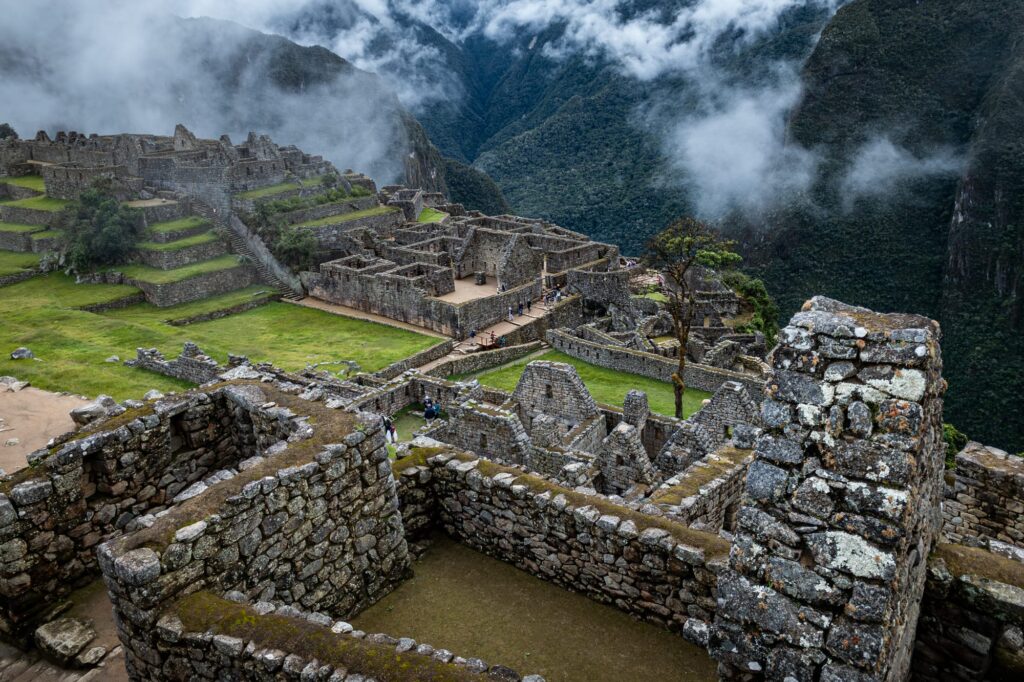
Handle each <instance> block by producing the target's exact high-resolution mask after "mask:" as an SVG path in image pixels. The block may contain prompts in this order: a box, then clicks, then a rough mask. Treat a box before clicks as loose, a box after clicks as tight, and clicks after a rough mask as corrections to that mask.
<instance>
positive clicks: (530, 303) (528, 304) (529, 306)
mask: <svg viewBox="0 0 1024 682" xmlns="http://www.w3.org/2000/svg"><path fill="white" fill-rule="evenodd" d="M532 310H533V299H531V298H528V299H526V312H530V311H532Z"/></svg>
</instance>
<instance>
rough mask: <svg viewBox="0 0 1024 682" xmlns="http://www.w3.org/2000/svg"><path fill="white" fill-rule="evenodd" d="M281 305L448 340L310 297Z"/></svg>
mask: <svg viewBox="0 0 1024 682" xmlns="http://www.w3.org/2000/svg"><path fill="white" fill-rule="evenodd" d="M282 303H291V304H293V305H301V306H306V307H307V308H316V309H317V310H323V311H324V312H327V313H333V314H335V315H341V316H343V317H354V318H355V319H357V320H368V321H370V322H379V323H380V324H386V325H387V326H389V327H396V328H398V329H404V330H406V331H410V332H416V333H417V334H423V335H424V336H433V337H434V338H437V339H447V338H448V337H447V336H445V335H444V334H438V333H437V332H435V331H432V330H430V329H427V328H425V327H417V326H416V325H414V324H409V323H408V322H400V321H398V320H392V319H391V318H390V317H384V316H383V315H377V314H376V313H367V312H363V311H362V310H356V309H355V308H349V307H348V306H345V305H338V304H336V303H328V302H327V301H321V300H320V299H319V298H313V297H312V296H307V297H306V298H304V299H302V300H301V301H289V300H282Z"/></svg>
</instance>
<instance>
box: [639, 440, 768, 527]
mask: <svg viewBox="0 0 1024 682" xmlns="http://www.w3.org/2000/svg"><path fill="white" fill-rule="evenodd" d="M753 458H754V453H753V451H751V450H743V449H740V448H737V447H735V446H732V445H727V446H723V447H721V448H719V449H718V450H716V451H715V452H712V453H709V454H708V455H707V456H706V457H704V458H703V459H700V460H698V461H696V462H694V463H693V464H691V465H690V466H689V467H687V468H686V469H685V470H683V471H682V472H680V473H679V474H676V475H675V476H673V477H672V478H670V479H668V480H667V481H665V483H664V487H662V488H661V489H659V490H657V491H656V492H655V493H654V494H653V495H652V496H651V502H652V503H653V504H656V505H658V507H659V508H660V509H662V510H663V511H664V512H665V513H666V514H668V515H669V516H670V517H672V518H673V519H675V520H677V521H679V522H680V523H685V524H686V525H688V526H696V527H700V528H702V529H704V530H708V531H712V532H718V531H719V530H722V529H723V528H724V529H725V530H728V531H731V530H732V529H733V525H734V521H735V515H736V511H737V508H738V506H739V502H740V498H741V497H742V496H743V488H744V485H745V483H746V479H747V468H748V467H749V466H750V462H751V461H752V460H753Z"/></svg>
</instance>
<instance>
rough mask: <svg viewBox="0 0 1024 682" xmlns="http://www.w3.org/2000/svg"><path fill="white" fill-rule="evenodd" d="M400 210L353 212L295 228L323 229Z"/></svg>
mask: <svg viewBox="0 0 1024 682" xmlns="http://www.w3.org/2000/svg"><path fill="white" fill-rule="evenodd" d="M398 210H399V209H397V208H395V207H394V206H376V207H374V208H368V209H366V210H363V211H352V212H351V213H342V214H341V215H331V216H327V217H326V218H320V219H319V220H307V221H306V222H304V223H297V224H296V225H294V226H293V227H323V226H324V225H334V224H335V223H347V222H349V221H350V220H358V219H359V218H369V217H370V216H376V215H386V214H388V213H395V212H396V211H398Z"/></svg>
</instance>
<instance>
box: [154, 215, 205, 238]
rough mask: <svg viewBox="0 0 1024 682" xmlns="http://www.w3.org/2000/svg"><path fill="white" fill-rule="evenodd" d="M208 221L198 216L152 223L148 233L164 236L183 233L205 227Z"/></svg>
mask: <svg viewBox="0 0 1024 682" xmlns="http://www.w3.org/2000/svg"><path fill="white" fill-rule="evenodd" d="M207 223H208V221H207V220H206V219H205V218H200V217H199V216H194V215H193V216H188V217H186V218H178V219H177V220H167V221H165V222H162V223H153V224H152V225H150V226H149V231H150V232H152V233H154V234H164V233H167V232H184V231H186V230H191V229H192V228H195V227H200V226H202V225H206V224H207Z"/></svg>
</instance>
